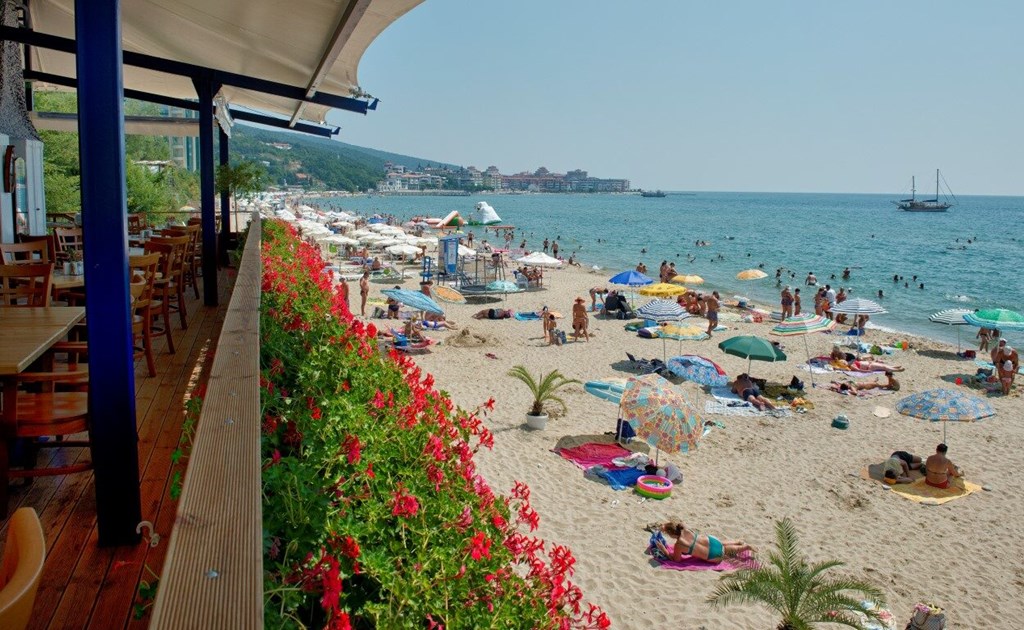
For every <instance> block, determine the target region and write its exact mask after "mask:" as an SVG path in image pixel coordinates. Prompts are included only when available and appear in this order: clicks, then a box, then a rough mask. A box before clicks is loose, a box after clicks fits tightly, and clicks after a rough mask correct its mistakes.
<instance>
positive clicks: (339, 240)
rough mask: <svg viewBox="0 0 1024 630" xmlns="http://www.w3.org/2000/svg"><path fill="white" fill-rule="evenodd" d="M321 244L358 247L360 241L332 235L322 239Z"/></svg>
mask: <svg viewBox="0 0 1024 630" xmlns="http://www.w3.org/2000/svg"><path fill="white" fill-rule="evenodd" d="M320 242H321V243H334V244H335V245H358V244H359V241H357V240H356V239H354V238H349V237H347V236H342V235H341V234H331V235H330V236H325V237H324V238H322V239H320Z"/></svg>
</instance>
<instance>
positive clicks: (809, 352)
mask: <svg viewBox="0 0 1024 630" xmlns="http://www.w3.org/2000/svg"><path fill="white" fill-rule="evenodd" d="M803 338H804V350H805V351H806V352H807V373H808V374H810V375H811V389H814V387H816V385H815V384H814V368H813V367H811V347H810V346H809V345H807V335H803Z"/></svg>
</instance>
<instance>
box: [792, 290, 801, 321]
mask: <svg viewBox="0 0 1024 630" xmlns="http://www.w3.org/2000/svg"><path fill="white" fill-rule="evenodd" d="M799 314H800V289H794V290H793V315H794V316H796V315H799Z"/></svg>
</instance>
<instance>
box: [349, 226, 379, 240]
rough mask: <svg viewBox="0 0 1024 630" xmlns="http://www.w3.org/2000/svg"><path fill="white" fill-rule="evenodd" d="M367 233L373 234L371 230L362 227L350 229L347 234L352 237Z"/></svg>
mask: <svg viewBox="0 0 1024 630" xmlns="http://www.w3.org/2000/svg"><path fill="white" fill-rule="evenodd" d="M367 234H373V232H371V231H370V230H367V229H364V228H359V229H358V230H352V231H351V232H349V234H348V235H349V236H351V237H352V238H359V237H360V236H366V235H367Z"/></svg>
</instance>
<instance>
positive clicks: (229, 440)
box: [150, 216, 263, 630]
mask: <svg viewBox="0 0 1024 630" xmlns="http://www.w3.org/2000/svg"><path fill="white" fill-rule="evenodd" d="M260 284H261V271H260V220H259V217H258V216H257V217H255V218H254V219H253V223H252V224H251V229H250V230H249V237H248V239H247V240H246V243H245V251H244V254H243V255H242V261H241V264H240V266H239V269H238V277H237V280H236V282H235V288H234V292H233V293H232V295H231V301H230V303H229V305H228V310H227V314H226V316H225V318H224V325H223V327H222V329H221V335H220V339H219V340H218V343H217V351H216V354H215V356H214V360H213V366H212V368H211V370H210V378H209V384H208V385H207V390H206V392H207V393H206V399H205V400H204V401H203V407H202V412H201V413H200V416H199V424H198V429H197V431H196V435H195V441H194V442H193V446H192V453H191V457H190V459H189V465H188V471H187V473H186V476H185V484H184V486H183V488H182V493H181V499H180V503H179V505H178V514H177V517H176V519H175V523H174V529H173V531H172V532H171V541H170V545H169V547H168V550H167V557H166V559H165V562H164V571H163V575H162V576H161V578H160V587H159V590H158V592H157V598H156V603H155V604H154V607H153V616H152V621H151V622H150V627H151V628H154V629H156V630H164V629H178V628H217V629H218V630H229V629H232V628H238V629H246V630H252V629H257V630H258V629H260V628H262V627H263V541H262V531H263V512H262V507H261V480H260V391H259V376H260V372H259V359H260V336H259V320H260Z"/></svg>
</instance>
